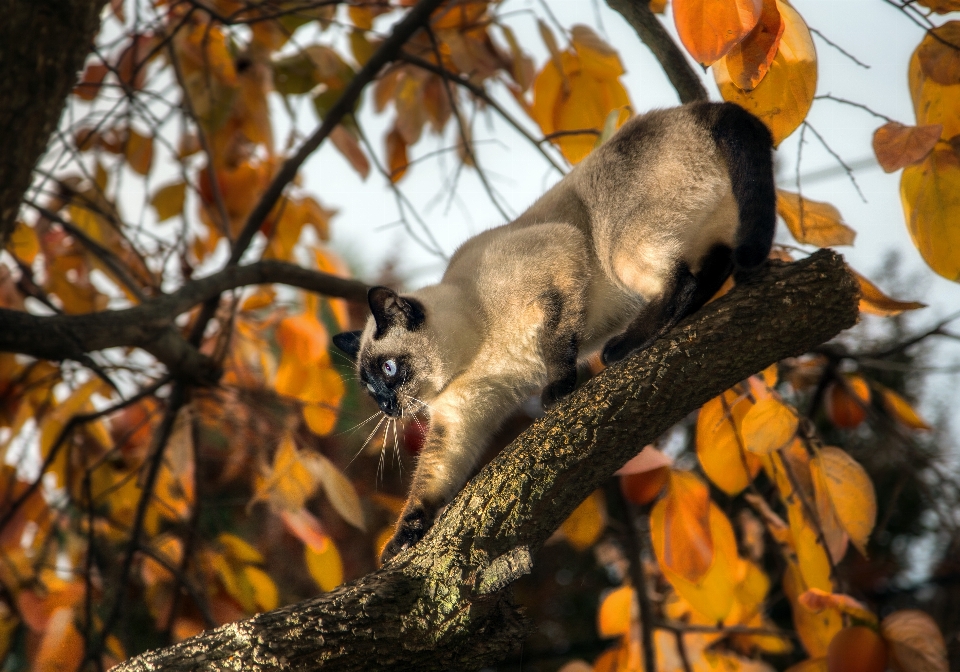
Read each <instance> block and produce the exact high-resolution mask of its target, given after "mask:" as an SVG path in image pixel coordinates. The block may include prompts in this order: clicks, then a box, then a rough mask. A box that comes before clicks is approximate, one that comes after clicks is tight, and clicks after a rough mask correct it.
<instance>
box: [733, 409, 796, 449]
mask: <svg viewBox="0 0 960 672" xmlns="http://www.w3.org/2000/svg"><path fill="white" fill-rule="evenodd" d="M799 426H800V422H799V419H798V418H797V413H796V411H795V410H794V409H793V408H791V407H790V406H787V405H786V404H784V403H783V402H782V401H780V400H779V399H776V398H774V397H767V398H766V399H761V400H760V401H758V402H757V403H756V404H754V406H753V408H751V409H750V410H749V411H748V412H747V414H746V415H745V416H744V417H743V423H742V425H741V431H742V432H743V440H744V443H745V444H746V448H747V450H749V451H750V452H752V453H757V454H758V455H766V454H768V453H770V452H773V451H774V450H779V449H781V448H784V447H785V446H786V445H787V444H788V443H789V442H790V441H792V440H793V437H794V436H796V434H797V428H798V427H799Z"/></svg>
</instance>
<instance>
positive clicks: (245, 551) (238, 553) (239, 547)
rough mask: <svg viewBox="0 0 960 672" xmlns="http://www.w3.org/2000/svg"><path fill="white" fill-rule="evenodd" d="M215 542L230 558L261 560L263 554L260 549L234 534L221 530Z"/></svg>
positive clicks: (239, 560) (248, 560)
mask: <svg viewBox="0 0 960 672" xmlns="http://www.w3.org/2000/svg"><path fill="white" fill-rule="evenodd" d="M217 543H218V544H219V545H220V546H221V547H222V548H223V551H224V553H225V554H226V556H227V557H228V558H230V559H231V560H236V561H237V562H243V563H251V562H258V563H259V562H263V555H261V553H260V551H258V550H257V549H255V548H254V547H253V546H251V545H250V544H249V543H247V542H246V541H244V540H243V539H241V538H240V537H238V536H237V535H235V534H230V533H229V532H221V533H220V534H219V535H217Z"/></svg>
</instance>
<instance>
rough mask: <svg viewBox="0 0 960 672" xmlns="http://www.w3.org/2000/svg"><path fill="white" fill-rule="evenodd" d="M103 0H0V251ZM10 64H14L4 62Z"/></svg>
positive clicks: (90, 37)
mask: <svg viewBox="0 0 960 672" xmlns="http://www.w3.org/2000/svg"><path fill="white" fill-rule="evenodd" d="M105 4H106V0H33V2H21V1H20V0H0V16H3V21H2V22H0V63H2V64H3V67H2V68H0V89H2V90H3V91H4V95H3V97H2V98H0V128H2V129H3V133H2V134H0V157H3V159H2V160H0V185H3V188H2V189H0V250H2V249H4V248H5V247H6V244H7V238H8V237H9V235H10V233H11V232H12V231H13V227H14V225H15V224H16V218H17V213H18V212H19V210H20V199H21V198H22V197H23V193H24V192H25V191H26V190H27V187H28V186H29V185H30V179H31V176H32V175H33V167H34V165H35V164H36V162H37V159H38V158H39V157H40V155H41V154H42V153H43V150H44V148H45V147H46V146H47V140H48V139H49V138H50V134H51V133H52V132H53V130H54V128H55V127H56V125H57V121H58V120H59V118H60V112H61V110H63V104H64V102H65V101H66V99H67V96H68V95H69V94H70V91H71V89H72V88H73V85H74V82H76V79H77V71H78V70H80V69H81V68H82V67H83V61H84V59H85V58H86V56H87V53H88V52H89V51H90V47H91V46H92V44H93V37H94V35H96V33H97V30H98V29H99V28H100V9H101V8H102V7H103V6H104V5H105ZM13 64H16V67H11V66H12V65H13Z"/></svg>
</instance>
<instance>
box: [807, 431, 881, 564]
mask: <svg viewBox="0 0 960 672" xmlns="http://www.w3.org/2000/svg"><path fill="white" fill-rule="evenodd" d="M813 461H814V462H817V463H818V464H819V468H820V470H821V472H822V474H823V480H824V483H825V484H826V487H827V492H828V493H829V494H830V501H832V502H833V510H834V511H835V512H836V515H837V519H838V520H839V521H840V524H841V525H842V526H843V529H845V530H846V531H847V534H849V535H850V541H851V542H853V545H854V546H856V548H857V550H858V551H860V553H861V554H862V555H863V556H864V557H866V555H867V541H868V540H869V538H870V532H871V531H873V526H874V523H876V519H877V498H876V494H875V493H874V489H873V482H872V481H871V480H870V477H869V476H868V475H867V472H866V471H864V469H863V467H861V466H860V464H859V463H857V461H856V460H854V459H853V458H852V457H850V455H849V454H847V453H846V451H843V450H840V449H839V448H834V447H833V446H825V447H824V448H823V449H822V450H821V451H820V452H819V453H818V454H817V456H816V457H814V458H813Z"/></svg>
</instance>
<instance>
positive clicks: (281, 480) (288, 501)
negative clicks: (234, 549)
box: [251, 434, 319, 511]
mask: <svg viewBox="0 0 960 672" xmlns="http://www.w3.org/2000/svg"><path fill="white" fill-rule="evenodd" d="M318 485H319V478H318V476H317V475H316V474H315V473H314V472H313V470H311V469H310V467H309V465H308V464H307V463H306V462H305V461H304V459H303V458H302V456H301V454H300V451H298V450H297V447H296V445H295V444H294V441H293V437H292V436H290V435H289V434H287V435H285V436H284V437H283V439H282V440H281V441H280V446H279V448H277V452H276V454H275V455H274V458H273V465H272V466H271V467H269V468H267V469H265V470H264V473H263V475H261V476H260V477H258V479H257V484H256V487H255V491H254V498H253V500H251V501H257V500H262V499H266V500H268V501H269V502H271V503H272V504H273V505H275V506H276V507H277V509H278V510H280V511H298V510H300V509H302V508H303V505H304V503H305V502H306V501H307V498H308V497H310V496H312V495H313V493H314V492H315V491H316V489H317V486H318Z"/></svg>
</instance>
